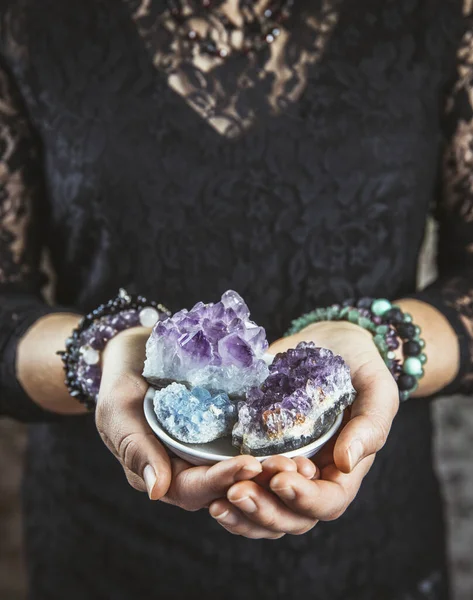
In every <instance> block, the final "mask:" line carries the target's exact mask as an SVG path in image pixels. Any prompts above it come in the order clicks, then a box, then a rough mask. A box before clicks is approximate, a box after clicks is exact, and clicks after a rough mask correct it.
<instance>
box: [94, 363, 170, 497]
mask: <svg viewBox="0 0 473 600" xmlns="http://www.w3.org/2000/svg"><path fill="white" fill-rule="evenodd" d="M146 390H147V384H146V382H145V381H144V380H143V379H142V378H141V377H138V376H135V375H133V374H122V375H121V376H120V377H119V378H118V379H117V380H115V381H114V382H113V383H112V384H111V385H110V386H108V388H107V389H106V391H103V392H102V390H101V394H100V397H99V401H98V403H97V409H96V414H95V421H96V425H97V429H98V431H99V433H100V436H101V438H102V440H103V441H104V442H105V444H106V445H107V447H108V448H109V450H110V451H111V452H112V453H113V454H114V456H115V457H116V458H117V459H118V460H119V461H120V463H121V465H122V467H123V469H124V471H125V475H126V477H127V479H128V482H129V483H130V485H131V486H132V487H134V488H135V489H137V490H140V491H147V492H148V495H149V497H150V499H151V500H158V499H159V498H161V497H162V496H164V495H165V494H166V492H167V491H168V489H169V486H170V484H171V463H170V459H169V456H168V454H167V452H166V450H165V448H164V447H163V446H162V444H161V443H160V442H159V441H158V440H157V439H156V437H155V435H154V433H153V431H152V430H151V428H150V427H149V425H148V423H147V422H146V419H145V416H144V413H143V398H144V396H145V394H146Z"/></svg>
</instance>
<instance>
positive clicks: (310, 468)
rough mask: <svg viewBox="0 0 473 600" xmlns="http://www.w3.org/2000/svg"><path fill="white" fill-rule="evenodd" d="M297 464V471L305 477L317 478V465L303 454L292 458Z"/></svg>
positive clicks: (318, 474)
mask: <svg viewBox="0 0 473 600" xmlns="http://www.w3.org/2000/svg"><path fill="white" fill-rule="evenodd" d="M292 460H293V461H294V462H295V463H296V465H297V472H298V473H300V474H301V475H303V476H304V477H305V478H306V479H318V478H319V477H320V471H319V469H318V468H317V465H316V464H315V463H314V462H313V461H311V460H310V459H308V458H306V457H305V456H296V458H293V459H292Z"/></svg>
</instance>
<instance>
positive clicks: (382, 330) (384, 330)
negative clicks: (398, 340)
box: [376, 325, 389, 335]
mask: <svg viewBox="0 0 473 600" xmlns="http://www.w3.org/2000/svg"><path fill="white" fill-rule="evenodd" d="M388 331H389V327H388V326H387V325H378V327H376V333H379V334H380V335H386V333H388Z"/></svg>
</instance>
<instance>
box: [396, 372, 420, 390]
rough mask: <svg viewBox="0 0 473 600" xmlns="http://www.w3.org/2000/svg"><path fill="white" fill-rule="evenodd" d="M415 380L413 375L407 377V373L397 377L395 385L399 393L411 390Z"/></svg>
mask: <svg viewBox="0 0 473 600" xmlns="http://www.w3.org/2000/svg"><path fill="white" fill-rule="evenodd" d="M416 383H417V379H416V378H415V376H414V375H408V374H407V373H403V374H402V375H400V376H399V378H398V380H397V385H398V387H399V389H400V390H401V392H404V391H407V390H412V388H413V387H414V386H415V385H416Z"/></svg>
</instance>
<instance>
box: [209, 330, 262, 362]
mask: <svg viewBox="0 0 473 600" xmlns="http://www.w3.org/2000/svg"><path fill="white" fill-rule="evenodd" d="M217 348H218V352H219V354H220V357H221V359H222V361H223V362H227V363H232V362H233V364H235V365H237V366H238V367H251V365H252V363H253V356H254V353H253V350H252V349H251V346H250V345H249V344H248V343H247V342H245V340H244V339H242V338H241V337H240V336H239V335H238V334H237V333H231V334H230V335H227V336H226V337H224V338H222V339H221V340H220V341H219V342H218V346H217Z"/></svg>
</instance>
